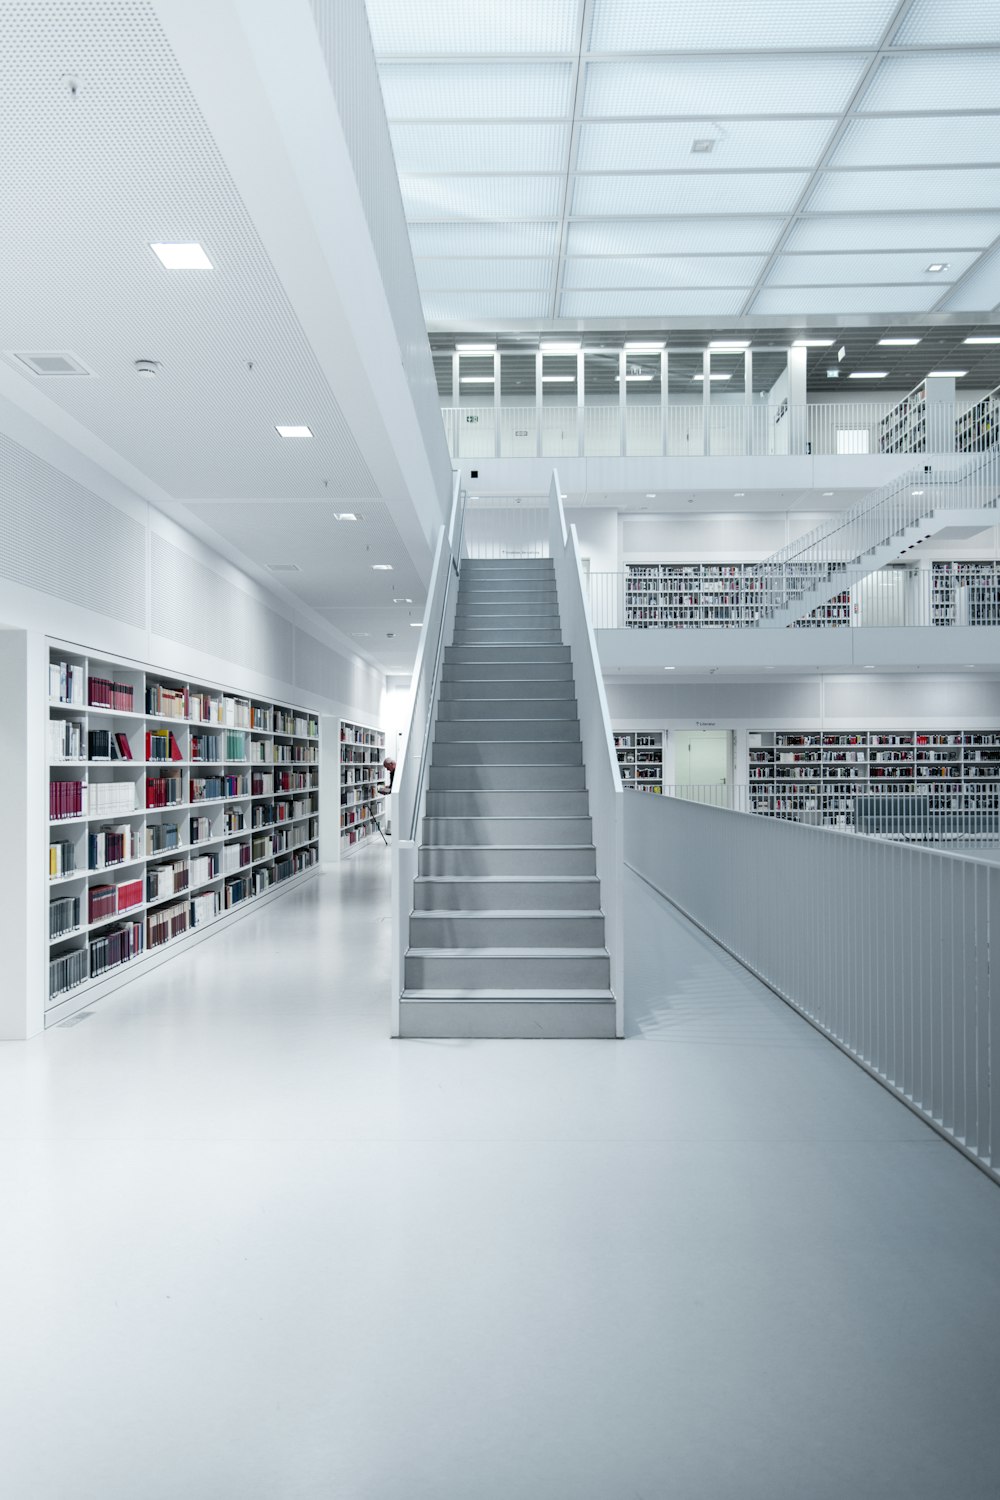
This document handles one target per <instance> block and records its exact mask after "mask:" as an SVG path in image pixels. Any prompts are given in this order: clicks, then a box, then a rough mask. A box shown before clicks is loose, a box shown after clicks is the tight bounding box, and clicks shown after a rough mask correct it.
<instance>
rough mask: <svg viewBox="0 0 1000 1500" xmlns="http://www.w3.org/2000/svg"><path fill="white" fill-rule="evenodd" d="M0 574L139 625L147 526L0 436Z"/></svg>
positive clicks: (143, 599)
mask: <svg viewBox="0 0 1000 1500" xmlns="http://www.w3.org/2000/svg"><path fill="white" fill-rule="evenodd" d="M0 574H2V576H3V577H4V578H8V579H10V581H11V582H12V583H19V584H23V585H24V586H25V587H26V588H31V589H39V590H40V591H41V592H42V593H45V594H53V595H55V597H56V598H57V599H65V600H66V601H67V602H68V603H70V604H77V605H80V606H82V608H84V609H91V610H94V611H96V613H98V614H102V615H108V616H109V617H110V618H111V619H113V620H120V621H121V622H122V623H123V624H125V625H135V626H138V627H139V628H140V629H143V628H144V627H145V624H146V528H145V527H144V526H143V525H142V524H141V522H139V521H135V520H133V518H132V517H131V516H129V515H127V514H126V513H125V512H124V511H121V510H119V509H118V507H117V506H115V505H110V504H109V503H108V502H107V501H106V500H102V499H101V497H100V496H99V495H95V494H94V493H93V492H92V491H91V490H88V489H86V488H85V487H84V486H83V485H82V484H77V482H76V481H75V480H73V479H70V478H69V477H68V476H67V475H66V474H63V473H62V472H61V470H59V469H55V468H53V467H52V465H51V464H47V463H45V462H44V461H43V460H42V459H40V458H37V457H36V456H35V454H34V453H31V452H29V451H28V449H27V448H23V447H22V446H21V445H20V444H19V443H15V442H13V441H12V440H11V439H10V438H8V437H5V436H2V435H0Z"/></svg>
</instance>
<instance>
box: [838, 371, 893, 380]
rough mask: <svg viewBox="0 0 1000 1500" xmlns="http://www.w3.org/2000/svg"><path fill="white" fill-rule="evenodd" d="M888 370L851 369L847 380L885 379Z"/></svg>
mask: <svg viewBox="0 0 1000 1500" xmlns="http://www.w3.org/2000/svg"><path fill="white" fill-rule="evenodd" d="M888 374H889V371H888V370H852V371H851V373H850V375H848V377H847V378H848V380H885V379H886V377H887V376H888Z"/></svg>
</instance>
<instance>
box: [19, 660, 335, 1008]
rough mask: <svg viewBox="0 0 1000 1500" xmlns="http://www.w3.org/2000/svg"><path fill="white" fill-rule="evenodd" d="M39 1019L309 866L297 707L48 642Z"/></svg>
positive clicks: (315, 813) (313, 760)
mask: <svg viewBox="0 0 1000 1500" xmlns="http://www.w3.org/2000/svg"><path fill="white" fill-rule="evenodd" d="M48 670H49V681H48V721H49V722H48V751H49V755H48V760H49V860H48V866H47V874H48V886H49V890H48V897H49V939H48V941H49V965H48V992H47V997H46V1016H45V1020H46V1024H47V1025H49V1024H52V1022H53V1021H55V1020H62V1019H64V1018H65V1016H66V1015H68V1014H70V1013H71V1012H72V1011H73V1010H76V1009H79V1008H80V1007H81V1006H83V1005H85V1004H87V1003H89V1001H90V1000H92V999H93V998H95V996H96V994H97V993H98V992H103V991H104V990H105V989H106V988H109V987H111V984H110V981H115V982H116V983H117V982H121V981H122V980H123V979H124V978H130V977H132V975H133V974H134V973H138V972H140V971H141V968H142V966H143V965H144V964H148V963H149V962H150V960H152V959H154V958H156V959H159V958H160V957H161V956H162V955H163V953H164V950H167V949H169V950H170V951H171V952H173V951H176V947H177V946H179V945H183V944H184V942H185V940H190V939H192V938H193V937H201V936H203V935H204V933H205V929H207V928H209V927H211V926H212V925H213V924H214V923H217V922H219V921H221V920H224V919H225V918H226V917H227V916H229V915H231V914H232V913H234V912H235V911H236V909H237V907H238V908H240V913H241V914H242V911H243V910H245V908H246V903H248V902H251V901H253V900H255V899H257V898H260V897H264V896H269V895H271V894H274V893H275V892H276V891H277V890H278V889H279V888H280V889H284V888H286V887H287V886H288V884H289V883H293V882H295V881H297V880H299V879H301V878H302V877H304V876H305V875H307V874H309V873H310V872H311V871H312V870H314V868H315V867H316V866H317V864H318V858H319V855H318V841H319V779H318V778H319V766H318V761H319V720H318V717H317V715H315V714H313V713H310V712H309V711H308V710H306V709H302V708H296V707H293V706H291V705H289V704H285V703H274V702H270V701H267V700H265V699H261V698H258V697H255V696H253V695H248V694H243V693H239V692H237V691H234V690H232V689H229V688H224V687H219V686H218V685H215V684H206V683H197V682H192V681H188V680H185V679H183V678H179V677H176V676H174V675H172V674H169V673H165V672H161V671H158V670H157V669H156V668H154V667H150V666H146V665H138V664H136V663H135V662H130V661H127V660H121V659H118V660H115V659H111V658H106V657H96V656H92V655H89V654H88V653H86V652H81V651H80V649H79V648H77V647H73V646H69V645H65V644H63V643H61V642H53V641H50V642H49V643H48Z"/></svg>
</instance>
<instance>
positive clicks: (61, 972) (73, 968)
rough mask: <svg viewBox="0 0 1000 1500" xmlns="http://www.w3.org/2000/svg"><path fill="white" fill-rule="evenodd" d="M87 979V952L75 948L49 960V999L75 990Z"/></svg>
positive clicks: (84, 949)
mask: <svg viewBox="0 0 1000 1500" xmlns="http://www.w3.org/2000/svg"><path fill="white" fill-rule="evenodd" d="M86 978H87V950H86V948H74V949H72V950H71V951H70V952H69V953H60V954H59V956H58V957H57V958H50V959H49V999H53V998H54V997H55V996H56V995H61V994H63V993H64V992H65V991H66V990H75V989H76V987H77V985H78V984H82V983H83V981H84V980H85V979H86Z"/></svg>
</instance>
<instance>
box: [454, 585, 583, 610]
mask: <svg viewBox="0 0 1000 1500" xmlns="http://www.w3.org/2000/svg"><path fill="white" fill-rule="evenodd" d="M471 604H496V605H499V606H500V608H503V607H504V606H505V605H508V604H509V605H511V606H513V607H514V608H520V607H521V606H522V605H535V604H537V605H539V606H541V605H550V604H551V605H555V606H556V607H558V604H559V594H558V592H557V590H556V588H555V586H554V585H552V586H551V587H550V586H549V585H548V584H538V585H535V584H524V585H523V586H522V587H521V588H511V587H510V585H509V584H504V585H503V586H500V585H494V584H490V583H464V582H463V583H461V584H460V585H459V589H458V607H459V609H461V608H462V606H463V605H471Z"/></svg>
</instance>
